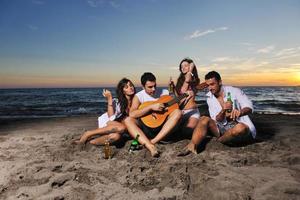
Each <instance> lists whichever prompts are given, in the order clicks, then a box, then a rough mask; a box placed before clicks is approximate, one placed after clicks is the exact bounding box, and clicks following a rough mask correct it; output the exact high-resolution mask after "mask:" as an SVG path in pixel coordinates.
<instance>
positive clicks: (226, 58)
mask: <svg viewBox="0 0 300 200" xmlns="http://www.w3.org/2000/svg"><path fill="white" fill-rule="evenodd" d="M240 60H241V59H240V58H232V57H217V58H214V59H213V60H212V62H237V61H240Z"/></svg>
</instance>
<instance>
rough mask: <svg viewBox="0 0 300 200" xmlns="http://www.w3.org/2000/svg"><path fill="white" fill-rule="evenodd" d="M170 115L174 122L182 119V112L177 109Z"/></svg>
mask: <svg viewBox="0 0 300 200" xmlns="http://www.w3.org/2000/svg"><path fill="white" fill-rule="evenodd" d="M172 114H173V116H174V118H175V119H176V120H179V119H180V118H181V117H182V111H181V110H179V109H176V110H174V111H173V112H172Z"/></svg>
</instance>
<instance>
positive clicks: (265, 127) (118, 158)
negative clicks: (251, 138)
mask: <svg viewBox="0 0 300 200" xmlns="http://www.w3.org/2000/svg"><path fill="white" fill-rule="evenodd" d="M253 120H254V123H255V125H256V127H257V130H258V138H257V141H256V142H255V143H253V144H249V145H246V146H241V147H228V146H225V145H222V144H219V143H217V142H216V141H215V139H214V138H212V139H211V140H210V141H209V142H208V143H207V144H206V146H205V149H204V150H203V151H201V152H200V153H199V154H198V155H188V156H186V157H177V156H176V154H177V153H178V151H179V150H180V149H181V148H182V147H183V146H185V145H186V144H187V142H188V140H180V141H177V142H175V143H171V144H159V145H158V148H159V149H160V150H161V151H162V154H161V157H160V158H152V157H151V156H150V154H149V152H148V151H146V150H145V149H142V150H140V151H137V152H134V153H132V154H129V153H128V147H129V143H130V142H129V141H127V142H126V143H125V145H124V146H123V147H115V146H113V147H112V148H113V152H114V156H113V158H112V159H108V160H106V159H104V158H103V152H102V147H94V146H90V145H88V146H87V147H86V148H85V149H81V148H80V147H79V146H75V145H71V140H72V139H74V138H78V137H79V136H80V135H81V134H82V132H83V131H84V130H85V129H92V128H95V127H96V126H97V124H96V123H97V119H96V116H88V117H86V116H84V117H69V118H52V119H36V120H23V121H8V122H1V124H0V144H1V145H0V160H1V162H0V165H1V166H0V199H56V200H58V199H247V200H250V199H255V200H259V199H278V200H279V199H280V200H284V199H286V200H291V199H300V116H291V115H290V116H286V115H255V116H254V117H253Z"/></svg>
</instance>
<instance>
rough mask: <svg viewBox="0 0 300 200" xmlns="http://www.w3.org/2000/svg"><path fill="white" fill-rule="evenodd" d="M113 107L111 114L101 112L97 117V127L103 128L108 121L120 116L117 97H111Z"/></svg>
mask: <svg viewBox="0 0 300 200" xmlns="http://www.w3.org/2000/svg"><path fill="white" fill-rule="evenodd" d="M112 105H113V109H114V113H115V114H113V115H112V116H110V117H108V113H107V112H106V113H103V114H102V115H101V116H100V117H98V127H99V128H103V127H105V126H106V125H107V122H108V121H114V120H116V119H118V118H120V117H121V116H122V112H121V105H120V103H119V101H118V99H117V98H114V99H113V103H112Z"/></svg>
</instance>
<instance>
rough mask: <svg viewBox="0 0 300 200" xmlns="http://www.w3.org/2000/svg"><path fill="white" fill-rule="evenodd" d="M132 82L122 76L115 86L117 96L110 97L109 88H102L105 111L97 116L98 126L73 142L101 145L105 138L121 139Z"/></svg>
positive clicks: (124, 129) (127, 111)
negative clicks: (105, 105)
mask: <svg viewBox="0 0 300 200" xmlns="http://www.w3.org/2000/svg"><path fill="white" fill-rule="evenodd" d="M135 92H136V90H135V87H134V85H133V83H132V82H131V81H130V80H129V79H127V78H123V79H122V80H120V81H119V83H118V86H117V90H116V93H117V98H112V94H111V92H110V91H109V90H106V89H104V90H103V93H102V94H103V96H104V97H105V98H106V99H107V112H106V113H104V114H103V115H101V116H100V117H99V118H98V124H99V128H97V129H94V130H89V131H86V132H84V133H83V134H82V136H81V137H80V139H78V140H75V141H74V143H75V144H86V142H88V141H89V142H90V143H91V144H93V145H103V144H104V143H105V142H106V141H107V140H108V141H109V142H110V143H113V142H116V141H118V140H120V139H121V135H122V134H123V133H124V132H125V131H126V126H125V125H124V122H123V121H124V119H125V118H126V117H127V116H128V113H129V108H130V106H131V102H132V98H133V96H134V95H135Z"/></svg>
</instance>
